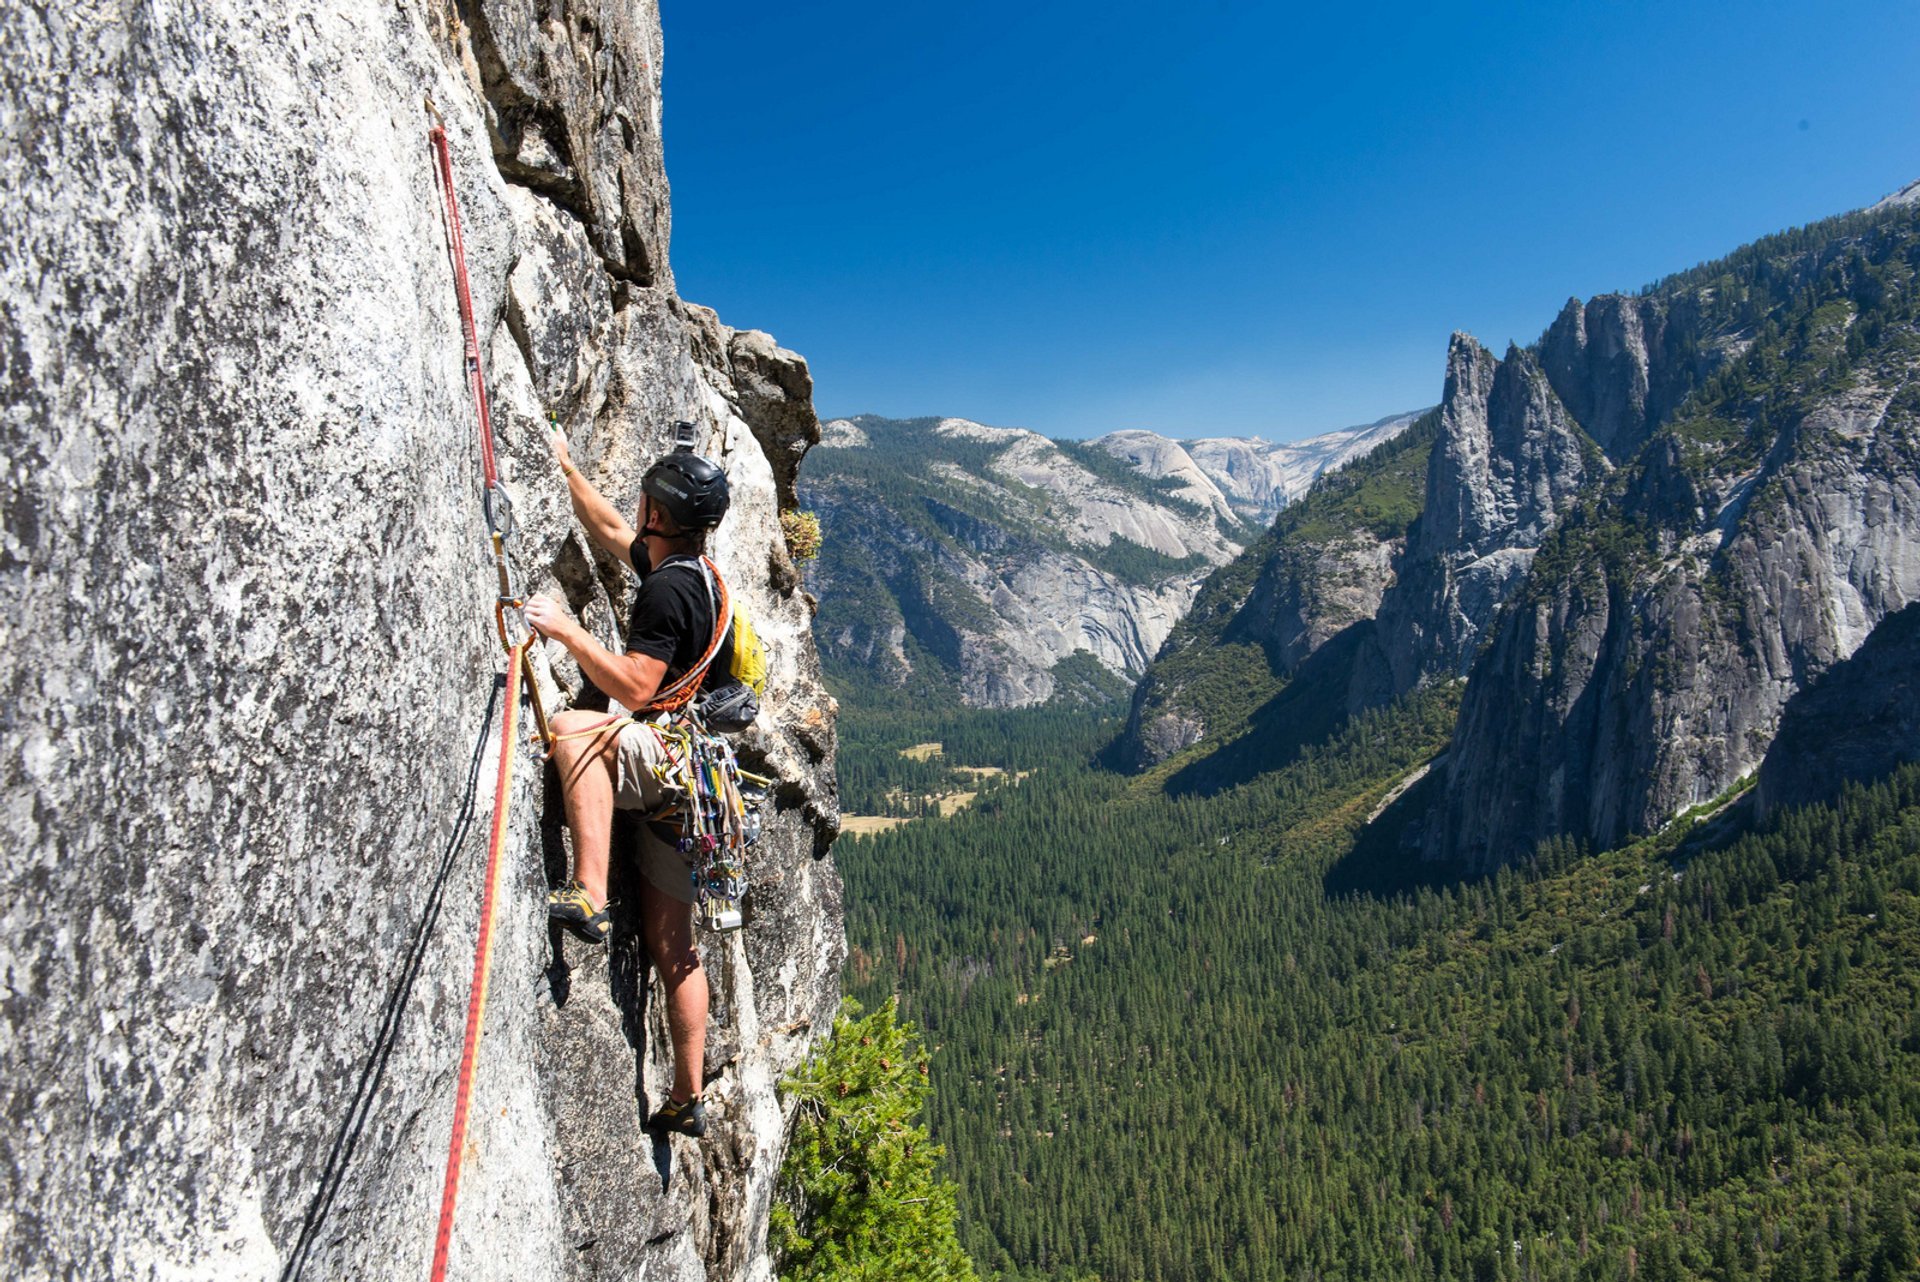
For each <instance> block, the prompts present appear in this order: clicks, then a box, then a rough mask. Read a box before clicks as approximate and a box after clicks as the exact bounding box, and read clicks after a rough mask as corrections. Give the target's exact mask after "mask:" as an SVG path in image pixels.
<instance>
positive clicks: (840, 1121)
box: [773, 998, 977, 1282]
mask: <svg viewBox="0 0 1920 1282" xmlns="http://www.w3.org/2000/svg"><path fill="white" fill-rule="evenodd" d="M896 1014H897V1012H896V1007H895V1003H894V1002H892V1001H889V1002H888V1003H887V1004H886V1005H885V1006H883V1007H881V1008H880V1009H879V1010H877V1011H875V1012H874V1013H873V1014H871V1015H868V1016H866V1017H865V1018H860V1004H859V1003H858V1002H856V1001H854V1000H852V999H851V998H849V999H847V1000H846V1002H845V1003H844V1004H843V1005H842V1007H841V1013H840V1016H839V1018H837V1019H836V1020H834V1022H833V1034H832V1036H831V1037H830V1038H829V1039H828V1041H827V1043H826V1045H825V1047H824V1048H823V1049H822V1051H821V1052H820V1053H819V1054H818V1055H816V1056H815V1057H814V1058H813V1059H811V1060H809V1061H808V1062H807V1063H806V1064H805V1065H803V1066H802V1067H801V1069H800V1071H799V1072H797V1073H795V1074H794V1075H793V1076H791V1077H789V1078H788V1079H787V1080H786V1082H785V1083H784V1085H785V1088H786V1093H787V1096H788V1098H789V1099H792V1100H796V1101H797V1102H798V1110H797V1115H796V1117H795V1119H794V1125H793V1139H792V1142H791V1144H790V1146H789V1147H788V1149H787V1157H786V1161H785V1162H784V1163H783V1164H782V1166H781V1169H780V1190H779V1194H778V1198H777V1201H776V1205H775V1207H774V1210H773V1240H774V1245H775V1251H776V1254H777V1259H778V1265H779V1276H780V1278H781V1279H782V1282H814V1280H816V1279H818V1280H820V1282H826V1280H827V1279H832V1280H834V1282H890V1280H892V1279H910V1280H914V1282H977V1276H976V1274H975V1273H974V1269H973V1264H972V1262H971V1261H970V1260H969V1259H968V1258H967V1256H966V1253H965V1252H964V1251H963V1250H962V1249H961V1247H960V1239H959V1237H958V1236H957V1234H956V1231H955V1211H954V1195H955V1190H954V1185H953V1184H952V1182H951V1181H948V1180H945V1179H942V1178H940V1177H939V1176H938V1175H937V1174H936V1172H935V1169H934V1168H935V1164H936V1163H938V1162H939V1160H940V1158H941V1157H942V1156H944V1155H945V1150H944V1149H942V1148H941V1147H940V1146H938V1145H936V1144H934V1143H933V1142H932V1141H931V1140H930V1139H929V1138H928V1136H927V1128H926V1125H925V1124H924V1123H923V1122H922V1121H921V1114H922V1112H923V1110H924V1108H925V1106H926V1102H927V1096H928V1094H929V1089H930V1088H929V1086H928V1082H927V1073H928V1062H927V1053H926V1048H925V1046H923V1045H922V1044H921V1041H920V1034H919V1030H918V1029H916V1028H915V1027H914V1026H913V1025H912V1024H911V1023H902V1022H899V1021H898V1020H897V1018H896Z"/></svg>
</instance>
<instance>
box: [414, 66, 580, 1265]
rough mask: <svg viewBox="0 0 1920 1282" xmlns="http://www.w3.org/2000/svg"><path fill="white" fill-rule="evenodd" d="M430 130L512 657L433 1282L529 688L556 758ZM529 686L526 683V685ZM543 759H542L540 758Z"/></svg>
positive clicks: (441, 1253) (440, 140) (443, 143)
mask: <svg viewBox="0 0 1920 1282" xmlns="http://www.w3.org/2000/svg"><path fill="white" fill-rule="evenodd" d="M427 113H428V115H429V116H431V117H432V122H433V123H432V127H431V128H430V129H429V130H428V131H427V141H428V144H429V146H430V147H431V148H432V150H433V159H434V175H435V178H436V179H437V180H438V182H439V186H440V191H441V194H442V196H443V197H444V198H445V201H446V215H447V251H448V256H449V257H450V258H451V260H452V264H453V279H454V287H455V294H456V296H457V298H458V300H459V304H460V324H461V329H462V333H463V337H464V340H465V344H466V374H467V383H468V386H469V387H470V389H471V390H472V393H473V402H474V409H475V412H476V414H477V415H478V418H479V429H480V471H481V480H482V486H481V502H480V506H481V512H482V514H483V515H484V516H485V518H486V523H487V540H488V543H489V545H490V546H491V548H492V552H493V564H494V571H495V575H496V577H497V579H498V593H497V595H496V596H495V599H494V609H493V617H494V626H495V627H496V628H497V629H498V630H499V633H500V644H501V646H502V647H503V648H504V649H505V650H506V652H507V671H506V713H505V715H504V716H503V717H502V718H501V724H500V749H499V758H500V768H499V774H498V776H497V778H496V780H495V783H494V792H493V824H492V830H491V833H490V835H489V838H488V841H487V868H486V879H485V882H484V889H483V890H482V891H481V896H480V926H479V931H478V936H477V938H476V939H475V940H474V948H473V981H472V986H471V987H470V989H469V990H468V996H467V1028H466V1036H465V1039H464V1040H463V1042H462V1043H461V1050H460V1070H459V1074H458V1077H457V1079H456V1086H455V1088H454V1097H453V1131H452V1135H451V1136H450V1138H449V1139H448V1142H447V1173H446V1180H445V1183H444V1184H443V1185H442V1188H441V1194H440V1222H439V1227H438V1229H437V1230H436V1231H435V1234H434V1243H433V1266H432V1273H431V1275H430V1276H431V1278H432V1280H433V1282H442V1280H443V1279H444V1278H445V1277H446V1274H447V1253H448V1250H449V1247H450V1246H451V1244H452V1241H453V1217H454V1207H455V1204H456V1202H457V1199H458V1196H459V1189H460V1166H461V1157H462V1154H463V1153H464V1151H465V1149H466V1136H467V1113H468V1110H469V1107H470V1105H471V1103H472V1100H473V1075H474V1066H475V1063H476V1061H477V1059H478V1056H479V1049H480V1033H481V1029H482V1027H483V1025H484V1024H485V1022H486V1009H487V978H488V975H489V973H490V971H491V969H492V959H493V917H494V902H495V891H496V889H497V888H498V886H499V881H500V864H501V857H502V853H503V852H504V850H505V848H506V835H507V801H508V798H509V797H510V796H511V794H512V788H513V759H514V753H515V749H516V748H517V747H518V744H519V735H520V716H519V713H520V695H521V691H522V690H523V689H524V690H525V692H526V694H527V695H528V698H529V702H530V703H531V705H532V707H533V715H534V722H535V725H536V727H537V729H538V732H539V735H540V739H541V741H542V742H543V743H544V744H545V746H546V751H547V752H551V751H552V745H553V730H552V727H551V726H550V725H549V724H548V722H547V713H546V709H545V708H544V707H543V706H542V705H541V702H540V690H539V686H538V684H537V682H536V681H535V678H534V670H533V630H532V628H531V627H530V626H529V625H528V623H527V619H526V615H525V613H524V612H523V607H524V605H525V604H526V599H525V597H523V596H522V595H521V593H520V591H519V589H518V586H517V585H516V583H515V581H514V577H513V565H512V561H511V559H510V558H509V556H508V545H507V541H508V539H509V538H511V537H512V535H513V532H514V521H513V500H512V499H511V498H510V497H509V496H508V494H507V491H506V487H505V486H503V485H501V483H500V473H499V469H498V468H497V467H496V466H495V462H494V451H493V421H492V418H491V417H490V415H489V414H488V411H487V382H486V376H485V373H484V372H483V371H482V369H481V366H480V338H479V334H478V332H477V330H476V328H475V326H474V320H473V294H472V290H471V289H470V288H469V285H468V282H467V253H466V244H465V242H464V241H463V239H462V238H461V235H460V205H459V201H458V200H457V199H456V198H455V196H454V187H453V155H452V149H451V147H450V146H449V144H448V141H447V126H446V121H445V120H444V119H443V118H442V117H441V115H440V112H439V110H438V109H437V108H436V107H435V106H434V105H433V100H432V99H431V98H429V99H427ZM523 679H524V682H523ZM542 755H543V757H544V754H542Z"/></svg>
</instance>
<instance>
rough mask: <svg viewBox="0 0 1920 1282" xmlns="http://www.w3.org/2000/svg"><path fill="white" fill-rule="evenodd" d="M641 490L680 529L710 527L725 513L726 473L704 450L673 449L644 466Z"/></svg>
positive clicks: (690, 529)
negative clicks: (701, 452) (645, 472)
mask: <svg viewBox="0 0 1920 1282" xmlns="http://www.w3.org/2000/svg"><path fill="white" fill-rule="evenodd" d="M640 490H641V492H642V493H644V494H645V495H646V496H647V497H648V498H650V499H652V500H653V501H654V502H656V503H658V504H659V505H660V506H661V507H662V508H663V509H665V510H666V513H667V515H668V516H670V517H672V518H673V523H674V524H675V525H678V526H679V527H680V528H681V529H683V530H688V531H694V530H711V529H712V528H713V527H714V526H716V525H718V524H720V518H721V517H723V516H725V515H726V514H727V504H728V502H729V501H730V499H731V496H730V495H729V493H728V491H727V474H726V473H725V472H723V471H721V470H720V465H719V464H718V463H716V462H714V461H713V460H712V459H710V458H708V457H707V456H706V455H704V454H695V453H692V452H691V451H684V450H676V451H674V452H673V453H672V454H669V455H667V456H666V457H665V458H663V459H661V460H660V461H659V462H658V463H655V464H654V465H653V466H652V467H650V468H648V469H647V474H646V476H645V478H643V479H642V480H641V482H640Z"/></svg>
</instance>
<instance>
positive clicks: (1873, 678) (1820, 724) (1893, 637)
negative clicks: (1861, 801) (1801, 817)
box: [1754, 605, 1920, 815]
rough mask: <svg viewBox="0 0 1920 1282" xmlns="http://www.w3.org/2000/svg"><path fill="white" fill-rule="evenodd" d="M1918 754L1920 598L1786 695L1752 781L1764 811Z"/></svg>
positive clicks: (1820, 796)
mask: <svg viewBox="0 0 1920 1282" xmlns="http://www.w3.org/2000/svg"><path fill="white" fill-rule="evenodd" d="M1913 761H1920V605H1910V606H1907V607H1906V608H1905V609H1903V610H1900V611H1899V612H1897V613H1894V614H1890V615H1888V616H1887V617H1886V618H1884V619H1882V620H1881V621H1880V626H1878V627H1876V628H1875V629H1874V630H1873V631H1872V632H1871V633H1869V634H1868V635H1867V639H1866V641H1865V642H1863V643H1862V644H1861V646H1860V648H1859V649H1858V650H1855V651H1854V652H1853V654H1852V655H1851V656H1849V657H1848V658H1846V659H1844V660H1842V661H1841V662H1839V663H1836V664H1834V665H1833V666H1832V667H1830V668H1828V669H1827V670H1826V671H1825V672H1823V673H1821V674H1820V676H1819V677H1817V678H1816V679H1814V680H1813V681H1811V682H1809V683H1808V685H1807V686H1806V687H1805V688H1804V689H1802V690H1800V691H1799V692H1797V693H1796V694H1795V695H1794V696H1793V697H1792V698H1791V699H1789V700H1787V704H1786V707H1785V708H1783V709H1782V710H1781V713H1780V731H1779V733H1778V734H1776V735H1775V736H1774V738H1773V743H1772V744H1771V745H1769V746H1768V748H1767V756H1766V759H1765V760H1764V761H1762V762H1761V763H1760V773H1759V778H1758V779H1757V780H1756V781H1755V784H1754V800H1755V803H1756V805H1757V806H1758V808H1759V810H1760V813H1761V814H1762V815H1770V814H1773V813H1774V812H1776V811H1780V810H1787V809H1792V808H1794V807H1797V806H1806V805H1811V804H1813V803H1815V802H1823V801H1832V800H1833V799H1834V798H1835V797H1837V796H1838V795H1839V794H1840V792H1841V790H1842V789H1843V788H1844V787H1845V786H1846V785H1847V784H1848V783H1870V782H1872V781H1873V780H1875V779H1878V778H1880V777H1881V776H1883V775H1886V774H1889V773H1891V772H1892V771H1894V770H1895V769H1897V768H1899V767H1900V766H1903V765H1906V764H1907V763H1909V762H1913Z"/></svg>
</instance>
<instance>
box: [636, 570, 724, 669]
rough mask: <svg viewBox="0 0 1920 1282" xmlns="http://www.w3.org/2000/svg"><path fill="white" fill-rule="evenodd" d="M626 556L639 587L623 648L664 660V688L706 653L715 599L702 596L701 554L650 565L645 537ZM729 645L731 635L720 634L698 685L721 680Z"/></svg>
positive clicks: (711, 636) (711, 635) (704, 583)
mask: <svg viewBox="0 0 1920 1282" xmlns="http://www.w3.org/2000/svg"><path fill="white" fill-rule="evenodd" d="M629 555H630V556H631V557H632V558H633V568H634V569H635V570H637V571H639V574H640V590H639V591H638V592H636V593H635V594H634V597H633V609H632V611H630V612H629V613H628V615H627V649H628V650H629V651H638V652H639V653H641V654H644V655H648V656H650V657H652V658H655V659H664V660H666V664H667V671H666V675H665V676H664V677H662V678H661V679H660V688H661V689H662V690H664V689H666V688H667V687H668V686H670V685H672V684H673V683H674V682H675V681H678V680H679V679H680V677H681V676H682V675H683V674H684V673H685V672H686V671H687V670H688V669H689V668H691V667H693V665H694V664H696V663H698V662H700V656H701V655H703V654H705V653H706V652H707V646H708V645H709V644H711V643H712V641H713V622H714V620H713V608H714V604H715V603H714V601H713V600H712V599H711V598H709V597H708V596H707V577H706V575H705V574H703V573H702V572H701V569H700V558H698V557H692V556H672V557H668V558H667V559H666V560H665V561H663V562H661V563H660V565H659V566H658V567H653V566H650V565H649V564H648V560H647V544H646V540H645V539H635V540H634V541H633V550H632V552H630V553H629ZM732 649H733V637H732V636H731V635H728V636H726V637H724V638H722V640H721V642H720V652H719V653H718V654H716V655H714V656H713V665H712V666H711V667H709V668H708V669H707V677H706V680H705V681H704V682H702V683H701V688H702V689H707V690H711V689H714V688H715V687H717V686H720V685H722V684H724V683H725V680H726V678H725V676H724V674H725V672H726V671H727V667H728V665H729V664H730V663H731V662H732V656H731V654H730V653H729V652H730V651H731V650H732Z"/></svg>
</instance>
